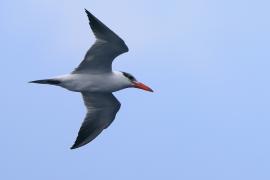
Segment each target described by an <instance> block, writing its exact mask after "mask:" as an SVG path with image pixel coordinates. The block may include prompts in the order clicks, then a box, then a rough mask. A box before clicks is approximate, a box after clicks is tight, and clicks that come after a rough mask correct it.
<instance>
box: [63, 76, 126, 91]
mask: <svg viewBox="0 0 270 180" xmlns="http://www.w3.org/2000/svg"><path fill="white" fill-rule="evenodd" d="M58 78H59V79H61V81H62V83H61V84H60V86H61V87H63V88H66V89H68V90H70V91H76V92H114V91H118V90H121V89H124V88H127V87H128V84H127V82H125V81H123V80H122V77H120V76H119V74H118V73H115V72H112V73H107V74H69V75H64V76H60V77H58Z"/></svg>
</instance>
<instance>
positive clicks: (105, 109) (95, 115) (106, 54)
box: [30, 9, 153, 149]
mask: <svg viewBox="0 0 270 180" xmlns="http://www.w3.org/2000/svg"><path fill="white" fill-rule="evenodd" d="M85 12H86V14H87V16H88V19H89V25H90V27H91V29H92V31H93V33H94V36H95V38H96V41H95V43H94V44H93V45H92V46H91V47H90V49H89V50H88V51H87V53H86V55H85V57H84V59H83V61H82V62H81V63H80V64H79V66H78V67H77V68H75V69H74V70H73V71H72V72H71V73H69V74H66V75H61V76H56V77H53V78H49V79H42V80H35V81H31V82H30V83H38V84H49V85H55V86H60V87H63V88H65V89H68V90H70V91H74V92H80V93H81V94H82V97H83V101H84V104H85V106H86V109H87V113H86V116H85V118H84V121H83V123H82V125H81V128H80V130H79V132H78V136H77V139H76V141H75V143H74V144H73V146H72V147H71V149H75V148H79V147H81V146H84V145H86V144H88V143H89V142H91V141H92V140H93V139H95V138H96V137H97V136H98V135H99V134H100V133H101V132H102V131H103V130H104V129H106V128H107V127H108V126H110V124H111V123H112V122H113V120H114V119H115V116H116V113H117V112H118V111H119V109H120V106H121V104H120V102H119V101H118V100H117V99H116V98H115V96H114V95H113V94H112V93H113V92H115V91H119V90H121V89H125V88H130V87H134V88H139V89H143V90H146V91H150V92H153V90H152V89H151V88H150V87H148V86H146V85H145V84H143V83H141V82H139V81H137V80H136V78H135V77H134V76H132V75H131V74H130V73H127V72H121V71H112V62H113V60H114V59H115V58H116V57H117V56H119V55H120V54H123V53H126V52H128V50H129V49H128V47H127V45H126V44H125V42H124V41H123V40H122V39H121V38H120V37H119V36H118V35H117V34H116V33H114V32H113V31H112V30H111V29H109V28H108V27H107V26H106V25H105V24H103V23H102V22H101V21H100V20H99V19H97V18H96V17H95V16H94V15H93V14H91V13H90V12H89V11H88V10H86V9H85Z"/></svg>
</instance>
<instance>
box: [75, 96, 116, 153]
mask: <svg viewBox="0 0 270 180" xmlns="http://www.w3.org/2000/svg"><path fill="white" fill-rule="evenodd" d="M82 96H83V100H84V104H85V106H86V108H87V114H86V117H85V119H84V121H83V123H82V126H81V128H80V130H79V133H78V137H77V139H76V141H75V143H74V145H73V146H72V147H71V149H75V148H78V147H81V146H83V145H85V144H87V143H89V142H90V141H92V140H93V139H95V138H96V137H97V136H98V135H99V134H100V133H101V132H102V131H103V129H105V128H107V127H108V126H109V125H110V124H111V123H112V121H113V120H114V118H115V116H116V113H117V112H118V110H119V109H120V106H121V104H120V102H119V101H118V100H117V99H116V98H115V97H114V95H113V94H112V93H82Z"/></svg>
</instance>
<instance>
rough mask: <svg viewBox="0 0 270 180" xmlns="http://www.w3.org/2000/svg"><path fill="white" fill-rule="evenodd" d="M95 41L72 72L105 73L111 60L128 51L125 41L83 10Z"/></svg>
mask: <svg viewBox="0 0 270 180" xmlns="http://www.w3.org/2000/svg"><path fill="white" fill-rule="evenodd" d="M85 12H86V14H87V16H88V19H89V25H90V27H91V29H92V31H93V33H94V35H95V37H96V42H95V43H94V44H93V45H92V47H91V48H90V49H89V50H88V51H87V53H86V55H85V57H84V60H83V61H82V62H81V63H80V65H79V66H78V67H77V68H76V69H75V70H74V71H73V73H82V72H84V73H105V72H111V71H112V61H113V60H114V58H116V57H117V56H119V55H120V54H122V53H125V52H128V47H127V46H126V44H125V42H124V41H123V40H122V39H121V38H120V37H119V36H118V35H117V34H115V33H114V32H113V31H112V30H110V29H109V28H108V27H107V26H106V25H105V24H103V23H102V22H101V21H100V20H98V19H97V18H96V17H95V16H94V15H93V14H91V13H90V12H89V11H87V10H85Z"/></svg>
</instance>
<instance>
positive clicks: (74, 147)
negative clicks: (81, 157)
mask: <svg viewBox="0 0 270 180" xmlns="http://www.w3.org/2000/svg"><path fill="white" fill-rule="evenodd" d="M79 147H81V146H80V145H78V144H76V143H74V144H73V145H72V146H71V147H70V149H71V150H73V149H77V148H79Z"/></svg>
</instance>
